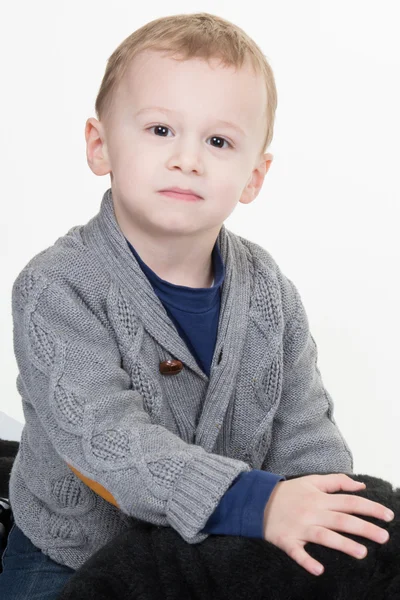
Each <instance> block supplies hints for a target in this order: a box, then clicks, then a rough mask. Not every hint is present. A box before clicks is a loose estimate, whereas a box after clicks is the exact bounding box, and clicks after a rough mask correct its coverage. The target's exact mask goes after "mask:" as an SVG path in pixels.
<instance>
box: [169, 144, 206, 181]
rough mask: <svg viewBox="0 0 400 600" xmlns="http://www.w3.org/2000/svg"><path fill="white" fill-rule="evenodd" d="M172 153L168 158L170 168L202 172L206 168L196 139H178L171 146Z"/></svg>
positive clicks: (186, 171) (185, 171) (188, 171)
mask: <svg viewBox="0 0 400 600" xmlns="http://www.w3.org/2000/svg"><path fill="white" fill-rule="evenodd" d="M171 148H172V149H171V154H170V156H169V158H168V168H169V169H181V171H183V172H184V173H191V172H192V171H195V172H196V173H202V172H203V170H204V165H203V161H202V158H201V149H200V147H199V145H198V144H197V143H196V142H195V141H193V140H192V141H189V140H187V141H186V142H185V141H184V140H180V141H177V142H176V144H174V145H173V146H171Z"/></svg>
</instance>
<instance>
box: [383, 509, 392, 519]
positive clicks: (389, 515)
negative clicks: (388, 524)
mask: <svg viewBox="0 0 400 600" xmlns="http://www.w3.org/2000/svg"><path fill="white" fill-rule="evenodd" d="M385 519H386V521H391V520H392V519H394V512H392V511H391V510H388V511H387V512H386V513H385Z"/></svg>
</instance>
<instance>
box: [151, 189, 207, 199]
mask: <svg viewBox="0 0 400 600" xmlns="http://www.w3.org/2000/svg"><path fill="white" fill-rule="evenodd" d="M159 193H160V194H163V195H165V196H170V197H171V198H178V199H179V200H191V201H194V200H202V197H201V196H199V195H198V194H196V192H194V191H193V190H190V189H187V190H186V189H183V188H177V187H173V188H167V189H165V190H160V192H159Z"/></svg>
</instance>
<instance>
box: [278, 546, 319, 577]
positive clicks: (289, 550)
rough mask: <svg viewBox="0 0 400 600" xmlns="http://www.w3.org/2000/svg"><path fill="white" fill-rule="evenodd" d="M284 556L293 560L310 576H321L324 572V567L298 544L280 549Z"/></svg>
mask: <svg viewBox="0 0 400 600" xmlns="http://www.w3.org/2000/svg"><path fill="white" fill-rule="evenodd" d="M282 549H283V550H284V551H285V552H286V554H287V555H288V556H289V557H290V558H291V559H293V560H294V561H295V562H296V563H297V564H298V565H300V567H303V568H304V569H305V570H306V571H308V572H309V573H311V575H321V573H323V572H324V567H323V565H321V563H319V562H318V561H317V560H315V559H314V558H313V557H312V556H310V555H309V554H308V552H306V551H305V550H304V546H303V545H301V544H300V543H297V544H294V545H289V546H287V547H286V548H282Z"/></svg>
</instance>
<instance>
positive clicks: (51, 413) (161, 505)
mask: <svg viewBox="0 0 400 600" xmlns="http://www.w3.org/2000/svg"><path fill="white" fill-rule="evenodd" d="M54 279H55V277H54ZM12 312H13V336H14V352H15V357H16V361H17V365H18V369H19V375H18V378H17V386H18V390H19V392H20V393H21V394H23V396H24V398H25V400H26V402H27V403H29V404H30V406H31V407H32V409H33V410H34V411H35V412H36V415H37V417H38V419H39V421H40V423H41V425H42V427H43V429H44V431H45V432H46V434H47V436H48V437H49V439H50V442H51V444H52V446H53V447H54V450H55V452H57V454H58V455H59V456H60V457H61V458H62V459H63V460H64V461H65V462H66V463H67V464H68V465H70V466H71V467H73V469H76V470H77V471H79V473H81V474H82V475H83V476H84V477H87V478H89V479H91V480H94V481H96V482H98V483H99V484H100V485H101V486H103V487H104V488H105V489H106V490H108V491H109V492H110V494H112V496H113V498H115V500H116V502H117V503H118V506H119V508H120V510H122V511H123V512H124V513H125V514H127V515H129V516H132V517H135V518H138V519H141V520H143V521H147V522H150V523H154V524H158V525H164V526H171V527H173V528H174V529H175V530H176V531H177V532H178V533H179V534H180V535H181V536H182V538H183V539H184V540H185V541H187V542H188V543H198V542H201V541H203V540H204V539H205V538H206V537H207V534H206V533H205V532H202V529H203V528H204V526H205V524H206V522H207V520H208V519H209V517H210V515H211V514H212V513H213V512H214V510H215V508H216V507H217V505H218V503H219V501H220V499H221V497H222V496H223V495H224V493H225V492H226V490H227V489H228V488H229V486H230V485H231V484H232V481H234V480H235V478H236V477H237V476H238V475H239V473H241V472H246V471H250V466H249V465H248V464H247V463H245V462H242V461H240V460H236V459H233V458H230V457H226V456H220V455H216V454H212V453H208V452H206V451H205V450H204V449H203V448H202V447H201V446H197V445H194V444H193V445H192V444H187V443H186V442H184V441H183V440H182V439H181V438H180V437H179V436H177V435H175V434H173V433H172V432H170V431H169V430H168V429H167V428H165V427H162V426H161V425H157V424H152V423H151V420H150V416H149V414H148V413H147V412H146V410H145V408H144V405H143V397H142V396H141V394H140V393H139V392H137V391H135V390H133V389H132V387H131V381H130V376H129V374H128V373H127V372H126V371H125V370H124V369H123V368H122V362H121V355H120V351H119V347H118V342H117V339H116V337H115V334H114V331H113V330H112V328H111V326H110V325H109V323H108V321H107V320H105V319H102V320H101V319H100V317H99V316H97V315H95V314H94V313H93V311H92V310H91V308H90V307H89V306H88V305H87V304H86V303H85V302H84V300H83V299H82V297H81V296H80V295H79V293H77V291H76V290H75V289H73V285H72V284H68V283H66V282H64V281H63V282H60V283H59V282H58V281H53V280H51V281H50V280H49V277H48V276H46V275H44V274H43V273H42V272H41V271H40V272H39V270H38V269H33V268H32V267H30V266H29V265H28V266H26V267H25V268H24V269H23V270H22V271H21V273H20V274H19V275H18V277H17V279H16V280H15V282H14V285H13V289H12ZM41 432H42V430H41ZM41 432H39V431H38V432H32V439H34V436H35V435H41V434H42V433H41ZM32 477H34V473H32Z"/></svg>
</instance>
